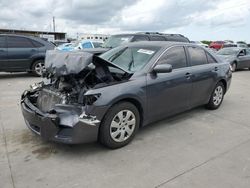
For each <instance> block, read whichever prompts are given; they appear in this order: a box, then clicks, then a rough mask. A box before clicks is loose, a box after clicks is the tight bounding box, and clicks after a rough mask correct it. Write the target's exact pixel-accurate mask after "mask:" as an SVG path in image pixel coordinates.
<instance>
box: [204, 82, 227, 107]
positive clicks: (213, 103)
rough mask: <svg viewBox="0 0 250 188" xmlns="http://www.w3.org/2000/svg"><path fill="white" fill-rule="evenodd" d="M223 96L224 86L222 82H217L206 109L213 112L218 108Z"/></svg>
mask: <svg viewBox="0 0 250 188" xmlns="http://www.w3.org/2000/svg"><path fill="white" fill-rule="evenodd" d="M224 94H225V86H224V84H223V83H222V82H219V83H218V84H217V85H216V86H215V88H214V90H213V93H212V95H211V97H210V100H209V102H208V104H207V105H206V107H207V108H208V109H210V110H215V109H217V108H219V107H220V105H221V103H222V101H223V98H224Z"/></svg>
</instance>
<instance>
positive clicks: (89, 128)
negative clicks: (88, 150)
mask: <svg viewBox="0 0 250 188" xmlns="http://www.w3.org/2000/svg"><path fill="white" fill-rule="evenodd" d="M21 109H22V113H23V116H24V119H25V122H26V124H27V126H28V128H29V129H30V130H31V131H32V132H34V133H35V134H37V135H40V136H41V137H42V138H44V139H45V140H50V141H56V142H62V143H67V144H78V143H87V142H93V141H96V140H97V138H98V128H99V124H100V121H99V120H97V119H96V118H95V117H93V116H87V115H85V116H83V115H82V114H83V113H82V111H81V110H80V108H78V107H76V106H73V105H58V106H56V107H55V112H56V113H53V114H49V113H43V112H41V111H40V110H39V109H38V108H37V107H36V106H34V105H33V104H32V103H31V102H30V101H29V99H28V97H26V96H23V99H22V101H21Z"/></svg>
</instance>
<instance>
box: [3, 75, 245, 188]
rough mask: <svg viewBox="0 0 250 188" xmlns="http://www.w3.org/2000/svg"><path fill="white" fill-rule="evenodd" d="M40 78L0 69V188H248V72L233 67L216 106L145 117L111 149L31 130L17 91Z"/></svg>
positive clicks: (19, 92) (19, 91) (19, 93)
mask: <svg viewBox="0 0 250 188" xmlns="http://www.w3.org/2000/svg"><path fill="white" fill-rule="evenodd" d="M39 80H40V78H36V77H32V76H31V75H29V74H26V73H16V74H10V73H0V188H34V187H35V188H45V187H53V188H78V187H79V188H85V187H90V188H92V187H93V188H99V187H100V188H106V187H107V188H113V187H114V188H123V187H124V188H147V187H149V188H151V187H161V188H162V187H171V188H172V187H173V188H177V187H178V188H183V187H185V188H230V187H233V188H234V187H237V188H249V187H250V71H248V70H244V71H238V72H236V73H234V74H233V80H232V85H231V88H230V90H229V91H228V93H227V94H226V96H225V98H224V102H223V104H222V106H221V107H220V108H219V109H218V110H215V111H209V110H206V109H205V108H203V107H198V108H196V109H193V110H191V111H188V112H185V113H182V114H180V115H177V116H175V117H172V118H169V119H166V120H163V121H160V122H157V123H154V124H151V125H149V126H147V127H144V128H142V129H140V131H139V132H138V134H137V135H136V137H135V139H134V140H133V142H132V143H131V144H129V145H128V146H126V147H123V148H120V149H117V150H109V149H107V148H104V147H103V146H101V145H99V144H98V143H91V144H82V145H71V146H70V145H63V144H56V143H52V142H46V141H43V140H41V139H40V138H39V137H38V136H36V135H34V134H33V133H31V132H30V131H29V130H28V129H27V127H26V125H25V123H24V120H23V117H22V114H21V110H20V104H19V103H20V96H21V93H22V92H23V90H24V89H25V88H28V87H29V85H30V84H32V83H34V82H36V81H39Z"/></svg>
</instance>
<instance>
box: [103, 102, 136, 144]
mask: <svg viewBox="0 0 250 188" xmlns="http://www.w3.org/2000/svg"><path fill="white" fill-rule="evenodd" d="M139 125H140V114H139V111H138V109H137V108H136V107H135V106H134V105H133V104H132V103H129V102H121V103H118V104H116V105H114V106H113V107H111V109H110V110H108V112H107V114H106V115H105V117H104V118H103V121H102V123H101V127H100V131H99V141H100V143H101V144H103V145H104V146H106V147H108V148H111V149H116V148H120V147H123V146H125V145H127V144H128V143H129V142H131V140H133V138H134V136H135V134H136V132H137V130H138V128H139Z"/></svg>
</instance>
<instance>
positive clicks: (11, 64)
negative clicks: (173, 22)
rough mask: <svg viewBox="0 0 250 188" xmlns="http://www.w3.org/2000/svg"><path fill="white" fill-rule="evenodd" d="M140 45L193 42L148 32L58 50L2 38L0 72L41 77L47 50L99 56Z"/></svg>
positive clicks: (45, 44)
mask: <svg viewBox="0 0 250 188" xmlns="http://www.w3.org/2000/svg"><path fill="white" fill-rule="evenodd" d="M138 41H176V42H189V39H188V38H186V37H184V36H183V35H180V34H162V33H150V32H146V33H136V34H122V35H113V36H111V37H110V38H109V39H108V40H107V41H106V42H105V43H103V42H102V41H89V40H84V41H80V42H76V43H64V44H62V45H59V46H58V47H56V46H55V45H54V44H52V43H51V42H48V41H45V40H42V39H41V38H37V37H31V36H22V35H14V34H1V35H0V65H1V66H0V71H2V72H3V71H4V72H31V73H33V74H34V75H36V76H41V75H42V72H43V70H44V59H45V54H46V51H47V50H53V49H57V50H61V51H73V50H84V51H88V52H90V53H92V54H96V55H99V54H102V53H104V52H106V51H108V50H110V49H111V48H114V47H117V46H119V45H122V44H126V43H130V42H138Z"/></svg>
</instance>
